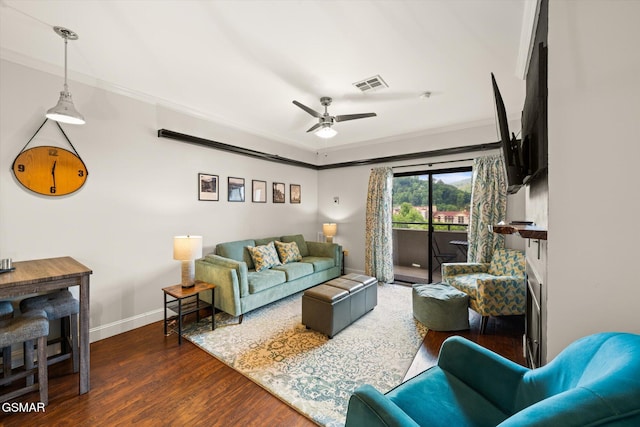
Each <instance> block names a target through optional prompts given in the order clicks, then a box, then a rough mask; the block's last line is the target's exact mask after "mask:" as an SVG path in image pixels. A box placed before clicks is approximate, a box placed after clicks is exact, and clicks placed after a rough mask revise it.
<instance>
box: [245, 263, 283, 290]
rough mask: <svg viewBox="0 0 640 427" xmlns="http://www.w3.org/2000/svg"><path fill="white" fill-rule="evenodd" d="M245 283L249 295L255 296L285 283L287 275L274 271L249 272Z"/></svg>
mask: <svg viewBox="0 0 640 427" xmlns="http://www.w3.org/2000/svg"><path fill="white" fill-rule="evenodd" d="M247 281H248V282H249V293H250V294H255V293H257V292H260V291H264V290H265V289H269V288H273V287H274V286H278V285H281V284H283V283H284V282H286V281H287V275H286V274H285V272H284V271H277V270H274V269H268V270H262V271H250V272H249V274H247Z"/></svg>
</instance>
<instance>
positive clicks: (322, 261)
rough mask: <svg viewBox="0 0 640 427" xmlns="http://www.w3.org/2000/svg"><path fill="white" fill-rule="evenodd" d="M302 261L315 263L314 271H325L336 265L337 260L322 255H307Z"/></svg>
mask: <svg viewBox="0 0 640 427" xmlns="http://www.w3.org/2000/svg"><path fill="white" fill-rule="evenodd" d="M302 262H308V263H309V264H313V271H323V270H328V269H330V268H332V267H335V265H336V262H335V260H334V259H333V258H327V257H321V256H305V257H302Z"/></svg>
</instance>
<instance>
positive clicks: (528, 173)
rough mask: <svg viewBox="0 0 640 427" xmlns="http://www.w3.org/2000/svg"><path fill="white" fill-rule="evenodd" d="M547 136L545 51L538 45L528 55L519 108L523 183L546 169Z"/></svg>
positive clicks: (543, 47)
mask: <svg viewBox="0 0 640 427" xmlns="http://www.w3.org/2000/svg"><path fill="white" fill-rule="evenodd" d="M547 133H548V130H547V48H546V46H545V45H544V43H542V42H541V43H538V44H537V46H535V47H534V50H533V52H532V54H531V61H530V63H529V71H528V72H527V94H526V98H525V100H524V107H523V109H522V147H521V148H522V156H523V160H524V162H523V166H524V167H525V170H524V174H525V176H524V177H523V180H522V182H523V183H524V184H529V183H530V182H531V181H532V180H534V179H535V178H536V177H537V176H538V175H540V174H541V173H543V172H544V171H546V170H547V145H548V143H547Z"/></svg>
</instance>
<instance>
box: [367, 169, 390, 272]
mask: <svg viewBox="0 0 640 427" xmlns="http://www.w3.org/2000/svg"><path fill="white" fill-rule="evenodd" d="M392 187H393V171H392V170H391V168H390V167H383V168H375V169H372V170H371V176H369V193H368V195H367V213H366V215H367V217H366V233H365V246H366V247H365V257H364V264H365V274H367V275H369V276H373V277H375V278H376V279H378V281H380V282H384V283H389V282H392V281H393V231H392V227H393V226H392V222H391V215H392V205H391V203H392V201H391V194H392V193H391V190H392Z"/></svg>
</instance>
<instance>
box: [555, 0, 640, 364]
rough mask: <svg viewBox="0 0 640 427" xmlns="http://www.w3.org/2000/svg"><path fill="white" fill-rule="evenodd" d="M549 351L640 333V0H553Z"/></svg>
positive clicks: (556, 351)
mask: <svg viewBox="0 0 640 427" xmlns="http://www.w3.org/2000/svg"><path fill="white" fill-rule="evenodd" d="M549 3H550V4H549V206H548V208H549V241H548V290H547V292H548V294H547V295H548V306H547V309H548V322H547V344H548V356H549V359H551V358H553V356H555V355H556V354H557V353H558V352H559V351H560V350H562V348H564V347H565V346H566V345H567V344H569V343H570V342H571V341H573V340H575V339H577V338H579V337H581V336H584V335H588V334H591V333H595V332H598V331H608V330H620V331H631V332H635V333H640V315H638V313H639V312H640V311H639V310H638V300H639V299H640V286H639V283H640V279H638V271H637V270H638V268H637V263H638V242H640V227H638V225H637V224H636V220H637V218H638V217H640V198H638V185H639V184H640V178H638V177H639V174H638V158H640V140H639V139H638V135H640V82H639V80H638V76H640V54H638V40H640V27H639V26H638V25H637V21H638V17H640V2H637V1H608V2H604V1H580V2H565V1H553V0H552V1H550V2H549Z"/></svg>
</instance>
